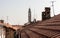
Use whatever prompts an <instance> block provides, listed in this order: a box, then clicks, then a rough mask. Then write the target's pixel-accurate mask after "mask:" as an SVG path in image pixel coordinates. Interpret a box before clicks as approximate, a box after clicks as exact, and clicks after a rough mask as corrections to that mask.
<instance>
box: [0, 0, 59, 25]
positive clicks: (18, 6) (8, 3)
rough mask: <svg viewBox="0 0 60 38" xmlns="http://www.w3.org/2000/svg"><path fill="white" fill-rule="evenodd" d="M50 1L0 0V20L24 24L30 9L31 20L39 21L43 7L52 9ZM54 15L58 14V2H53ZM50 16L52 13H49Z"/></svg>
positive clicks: (56, 0)
mask: <svg viewBox="0 0 60 38" xmlns="http://www.w3.org/2000/svg"><path fill="white" fill-rule="evenodd" d="M51 1H52V0H0V19H4V20H5V22H7V16H8V22H9V23H10V24H20V25H21V24H22V25H23V24H24V23H26V22H27V21H28V9H29V8H31V12H32V20H33V19H34V14H35V18H36V19H37V20H41V12H42V11H44V7H52V6H51ZM54 1H55V3H54V12H55V15H57V14H59V13H60V0H54ZM51 16H53V13H52V11H51Z"/></svg>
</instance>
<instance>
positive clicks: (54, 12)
mask: <svg viewBox="0 0 60 38" xmlns="http://www.w3.org/2000/svg"><path fill="white" fill-rule="evenodd" d="M54 2H55V1H51V3H52V10H53V14H54V16H55V12H54Z"/></svg>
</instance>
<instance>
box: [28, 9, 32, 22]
mask: <svg viewBox="0 0 60 38" xmlns="http://www.w3.org/2000/svg"><path fill="white" fill-rule="evenodd" d="M28 23H31V9H30V8H29V9H28Z"/></svg>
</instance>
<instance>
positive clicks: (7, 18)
mask: <svg viewBox="0 0 60 38" xmlns="http://www.w3.org/2000/svg"><path fill="white" fill-rule="evenodd" d="M7 24H8V16H7Z"/></svg>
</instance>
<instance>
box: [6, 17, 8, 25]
mask: <svg viewBox="0 0 60 38" xmlns="http://www.w3.org/2000/svg"><path fill="white" fill-rule="evenodd" d="M6 17H7V24H8V16H6Z"/></svg>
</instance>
